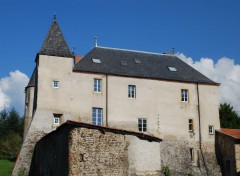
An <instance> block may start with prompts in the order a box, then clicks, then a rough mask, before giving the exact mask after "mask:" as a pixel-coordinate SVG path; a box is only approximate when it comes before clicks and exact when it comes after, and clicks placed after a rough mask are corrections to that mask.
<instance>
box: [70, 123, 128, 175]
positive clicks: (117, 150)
mask: <svg viewBox="0 0 240 176" xmlns="http://www.w3.org/2000/svg"><path fill="white" fill-rule="evenodd" d="M127 151H128V149H127V142H126V140H125V136H124V135H119V134H114V133H110V132H105V133H102V132H100V131H98V130H92V129H86V128H75V129H74V130H72V131H71V134H70V145H69V175H70V176H75V175H84V176H88V175H89V176H100V175H102V176H127V175H128V153H127Z"/></svg>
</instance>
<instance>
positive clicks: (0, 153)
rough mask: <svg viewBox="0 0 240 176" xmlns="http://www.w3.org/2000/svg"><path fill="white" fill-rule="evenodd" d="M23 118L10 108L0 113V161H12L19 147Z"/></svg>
mask: <svg viewBox="0 0 240 176" xmlns="http://www.w3.org/2000/svg"><path fill="white" fill-rule="evenodd" d="M22 135H23V118H21V117H20V115H19V114H18V112H17V111H16V110H15V109H14V108H12V109H11V110H10V111H6V110H2V111H1V112H0V159H3V158H5V159H14V158H15V157H16V156H17V153H18V151H19V149H20V147H21V143H22Z"/></svg>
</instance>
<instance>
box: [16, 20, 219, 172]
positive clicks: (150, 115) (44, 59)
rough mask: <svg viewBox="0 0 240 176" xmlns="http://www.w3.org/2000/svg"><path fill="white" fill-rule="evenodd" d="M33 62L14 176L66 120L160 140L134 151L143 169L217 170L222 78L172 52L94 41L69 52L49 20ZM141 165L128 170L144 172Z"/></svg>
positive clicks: (27, 167)
mask: <svg viewBox="0 0 240 176" xmlns="http://www.w3.org/2000/svg"><path fill="white" fill-rule="evenodd" d="M78 60H79V61H78ZM35 63H36V67H35V69H34V70H33V74H32V77H31V79H30V81H29V84H28V85H27V87H26V89H25V92H26V99H25V102H26V103H25V126H24V143H23V145H22V149H21V152H20V154H19V157H18V160H17V162H16V165H15V168H14V171H13V174H14V175H17V173H18V172H19V171H20V170H21V169H23V168H24V169H25V170H26V171H27V172H28V170H29V167H30V164H31V159H32V154H33V150H34V146H35V144H36V143H37V141H39V140H40V139H41V138H42V137H43V136H44V135H46V134H48V133H50V132H52V131H54V130H56V129H57V128H58V127H59V126H61V124H64V123H65V122H66V121H69V120H71V121H77V122H83V123H87V124H94V125H99V126H104V127H106V128H117V129H121V130H127V131H133V132H137V133H143V134H144V135H147V136H154V137H156V138H159V139H161V140H162V141H161V142H160V143H156V142H155V144H154V145H151V147H149V148H148V147H146V148H145V150H144V153H141V154H140V155H142V156H140V155H139V156H134V157H135V159H136V160H138V157H143V158H144V157H145V155H146V157H145V164H146V165H148V166H146V168H150V170H148V171H147V172H148V174H152V175H159V174H160V170H161V168H162V167H163V166H168V167H169V168H170V169H171V170H172V171H173V172H174V173H175V174H176V175H181V174H182V175H184V174H185V175H186V174H187V173H192V174H194V175H199V176H200V175H214V176H216V175H220V169H219V166H218V164H217V161H216V156H215V147H214V141H215V130H219V129H220V123H219V113H218V108H219V83H216V82H214V81H212V80H210V79H209V78H207V77H206V76H204V75H202V74H201V73H199V72H198V71H196V70H195V69H194V68H192V67H191V66H189V65H187V64H186V63H184V62H183V61H182V60H180V59H179V58H178V57H177V56H175V55H174V54H159V53H150V52H143V51H134V50H125V49H117V48H107V47H101V46H95V47H94V48H92V49H91V50H90V51H89V52H88V53H87V54H86V55H85V56H83V57H78V56H74V55H73V53H72V52H71V51H70V50H69V48H68V46H67V43H66V41H65V39H64V37H63V34H62V32H61V30H60V28H59V25H58V23H57V20H56V18H54V19H53V22H52V24H51V27H50V29H49V31H48V34H47V37H46V39H45V41H44V43H43V45H42V48H41V49H40V51H39V52H38V53H37V55H36V59H35ZM140 146H141V142H139V143H138V144H136V145H135V146H133V147H135V149H136V150H137V149H138V147H140ZM141 161H144V159H142V160H141ZM56 162H57V161H56ZM133 165H134V162H133ZM138 166H139V167H138ZM132 167H133V166H132ZM143 168H144V167H142V166H141V165H136V167H135V166H134V169H133V170H135V171H136V173H135V174H136V175H144V173H146V172H145V171H144V170H143ZM145 175H147V174H145Z"/></svg>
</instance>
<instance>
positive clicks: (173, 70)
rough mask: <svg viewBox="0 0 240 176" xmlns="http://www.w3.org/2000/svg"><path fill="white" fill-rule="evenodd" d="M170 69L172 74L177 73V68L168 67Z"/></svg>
mask: <svg viewBox="0 0 240 176" xmlns="http://www.w3.org/2000/svg"><path fill="white" fill-rule="evenodd" d="M168 69H169V71H171V72H176V71H177V69H176V68H175V67H168Z"/></svg>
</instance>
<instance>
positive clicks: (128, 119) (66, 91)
mask: <svg viewBox="0 0 240 176" xmlns="http://www.w3.org/2000/svg"><path fill="white" fill-rule="evenodd" d="M38 71H39V73H38V102H37V104H38V105H37V106H38V108H37V111H39V113H40V112H41V114H42V113H48V118H49V122H48V123H49V124H52V123H53V120H52V118H53V115H51V114H53V113H60V114H63V117H62V119H61V120H62V122H65V121H66V120H68V116H69V117H70V115H67V114H71V117H70V118H72V117H74V119H76V120H81V121H85V122H91V120H92V107H99V108H103V125H106V114H107V117H108V125H109V126H111V127H118V128H123V129H128V130H135V131H138V118H146V119H147V125H148V131H147V133H149V134H153V135H156V136H159V137H161V138H163V139H167V140H193V141H198V140H199V120H198V96H197V85H196V84H193V83H182V82H170V81H159V80H150V79H138V78H127V77H119V76H107V78H106V76H105V75H101V74H86V73H77V72H72V58H62V57H53V56H40V58H39V68H38ZM94 78H97V79H102V91H101V93H95V92H94V90H93V84H94ZM106 79H107V81H106ZM54 80H56V81H59V88H58V89H55V88H53V86H52V82H53V81H54ZM106 83H107V90H108V92H107V96H106ZM128 85H135V86H136V98H135V99H131V98H128ZM181 89H187V90H188V92H189V101H188V102H182V101H181ZM199 95H200V98H199V99H200V111H201V112H200V114H201V130H202V139H203V140H204V141H206V142H213V141H214V135H209V133H208V125H213V126H214V128H215V129H219V118H218V117H219V115H218V106H219V97H218V96H219V95H218V86H212V85H199ZM106 101H107V103H106ZM106 106H107V108H106ZM42 117H43V116H42ZM189 119H193V121H194V132H193V133H189V130H188V125H189V124H188V121H189Z"/></svg>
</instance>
